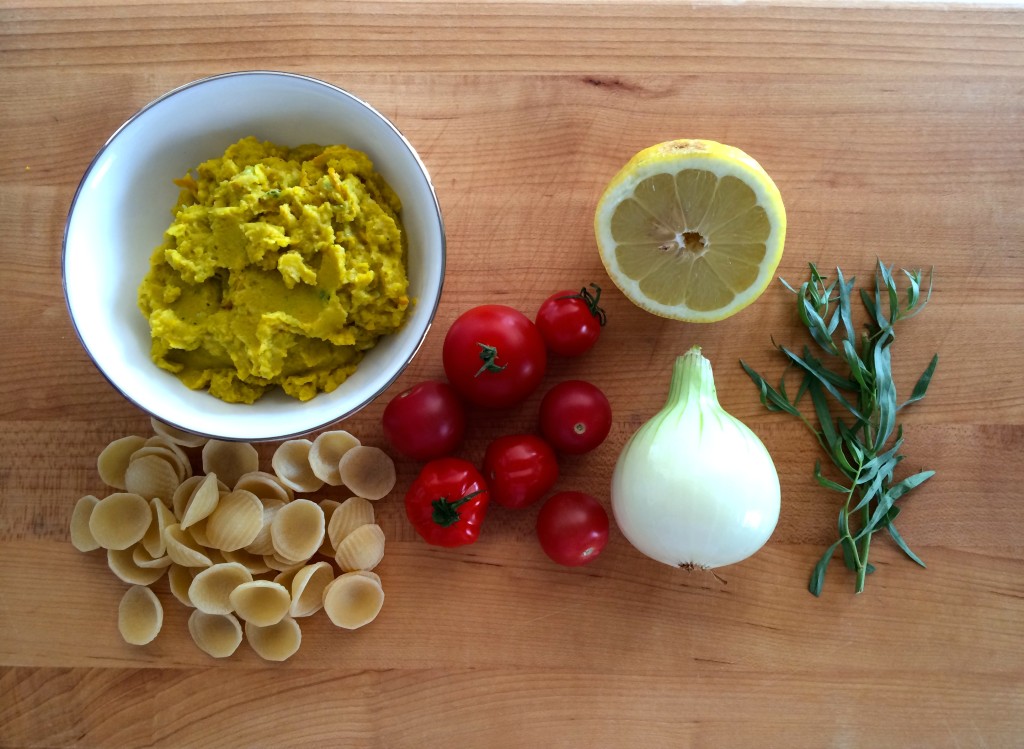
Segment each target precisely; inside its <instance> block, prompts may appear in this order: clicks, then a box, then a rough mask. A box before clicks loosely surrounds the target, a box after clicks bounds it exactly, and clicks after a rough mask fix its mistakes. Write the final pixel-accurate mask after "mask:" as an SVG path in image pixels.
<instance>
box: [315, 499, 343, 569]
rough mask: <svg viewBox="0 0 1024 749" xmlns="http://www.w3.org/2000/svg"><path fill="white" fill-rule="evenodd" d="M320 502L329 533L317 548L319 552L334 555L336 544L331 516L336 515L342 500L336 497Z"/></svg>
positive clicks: (329, 555) (327, 555)
mask: <svg viewBox="0 0 1024 749" xmlns="http://www.w3.org/2000/svg"><path fill="white" fill-rule="evenodd" d="M318 504H319V505H320V509H321V510H323V511H324V525H325V526H326V528H327V533H326V535H325V536H324V542H323V543H322V544H320V548H319V549H317V553H318V554H323V555H324V556H325V557H333V556H334V544H332V543H331V518H332V517H334V511H335V510H337V509H338V508H339V507H341V502H339V501H337V500H336V499H321V500H320V502H319V503H318Z"/></svg>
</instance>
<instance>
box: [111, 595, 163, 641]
mask: <svg viewBox="0 0 1024 749" xmlns="http://www.w3.org/2000/svg"><path fill="white" fill-rule="evenodd" d="M163 624H164V607H163V606H161V605H160V599H159V598H157V597H156V593H154V592H153V591H152V590H150V589H149V588H147V587H145V586H143V585H133V586H132V587H130V588H128V590H126V591H125V593H124V595H123V596H122V597H121V603H120V605H119V606H118V607H117V628H118V629H119V630H121V637H123V638H124V641H125V642H127V643H128V644H129V645H147V644H149V643H151V642H153V640H154V639H156V636H157V635H158V634H160V628H161V627H162V626H163Z"/></svg>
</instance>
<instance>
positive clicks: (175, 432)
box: [149, 417, 207, 447]
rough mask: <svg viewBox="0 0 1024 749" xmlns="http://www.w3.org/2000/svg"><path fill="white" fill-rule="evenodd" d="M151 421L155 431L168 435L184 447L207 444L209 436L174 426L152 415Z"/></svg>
mask: <svg viewBox="0 0 1024 749" xmlns="http://www.w3.org/2000/svg"><path fill="white" fill-rule="evenodd" d="M149 423H150V424H151V425H152V426H153V431H154V432H155V433H156V434H158V435H160V436H161V437H166V438H167V439H169V440H170V441H171V442H173V443H174V444H176V445H181V446H182V447H202V446H203V445H205V444H206V441H207V438H206V437H203V436H201V435H198V434H192V432H186V431H185V430H183V429H178V428H177V427H172V426H171V425H170V424H164V423H163V422H162V421H159V420H157V419H154V418H152V417H151V418H150V420H149Z"/></svg>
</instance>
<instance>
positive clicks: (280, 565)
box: [263, 554, 306, 572]
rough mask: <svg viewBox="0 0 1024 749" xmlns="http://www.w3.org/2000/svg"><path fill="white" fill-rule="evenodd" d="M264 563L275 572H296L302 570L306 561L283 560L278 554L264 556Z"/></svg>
mask: <svg viewBox="0 0 1024 749" xmlns="http://www.w3.org/2000/svg"><path fill="white" fill-rule="evenodd" d="M263 561H264V562H266V563H267V566H268V567H270V569H272V570H274V571H275V572H294V571H296V570H298V569H301V568H302V566H303V565H304V564H305V563H306V560H305V559H300V560H298V561H295V560H294V559H283V558H281V557H279V556H278V555H277V554H264V555H263Z"/></svg>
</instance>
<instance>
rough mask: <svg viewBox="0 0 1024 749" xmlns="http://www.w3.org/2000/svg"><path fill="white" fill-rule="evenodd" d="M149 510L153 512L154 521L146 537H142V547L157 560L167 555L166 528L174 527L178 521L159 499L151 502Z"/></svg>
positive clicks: (147, 530) (151, 522)
mask: <svg viewBox="0 0 1024 749" xmlns="http://www.w3.org/2000/svg"><path fill="white" fill-rule="evenodd" d="M149 508H150V510H151V511H152V515H153V519H152V520H151V521H150V524H149V528H147V529H146V535H144V536H143V537H142V545H143V546H144V547H145V548H146V551H147V552H148V553H149V556H150V557H152V558H153V559H157V558H159V557H162V556H164V555H165V554H166V553H167V543H166V542H165V541H164V528H166V527H167V526H168V525H174V524H175V523H176V522H177V519H176V518H175V517H174V513H173V512H171V511H170V510H169V509H167V505H165V504H164V503H163V502H161V501H160V500H159V499H157V498H154V499H151V500H149Z"/></svg>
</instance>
